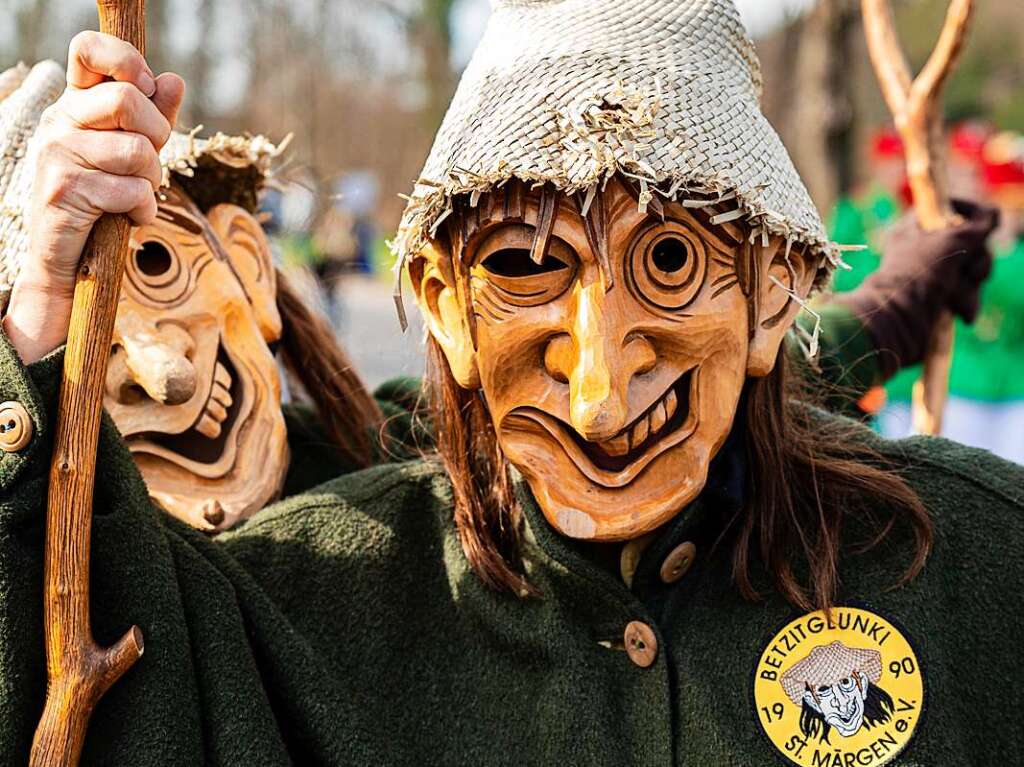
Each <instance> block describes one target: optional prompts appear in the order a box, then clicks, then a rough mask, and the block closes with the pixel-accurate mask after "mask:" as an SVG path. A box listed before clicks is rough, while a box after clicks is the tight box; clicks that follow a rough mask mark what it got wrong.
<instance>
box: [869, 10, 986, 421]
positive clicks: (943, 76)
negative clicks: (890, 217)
mask: <svg viewBox="0 0 1024 767" xmlns="http://www.w3.org/2000/svg"><path fill="white" fill-rule="evenodd" d="M861 7H862V8H863V11H864V31H865V34H866V35H867V40H868V51H869V53H870V55H871V63H872V65H873V66H874V68H875V74H876V75H877V76H878V82H879V85H880V86H881V89H882V95H883V96H885V101H886V103H887V104H888V105H889V110H890V111H891V112H892V115H893V118H894V119H895V122H896V129H897V130H898V131H899V133H900V136H901V137H902V139H903V146H904V151H905V152H906V159H907V180H908V181H909V182H910V189H911V191H912V192H913V194H914V210H915V211H916V213H917V219H918V222H919V223H920V225H921V228H922V229H924V230H926V231H934V230H936V229H943V228H945V227H947V226H949V225H950V224H951V223H954V222H955V221H956V215H955V214H954V213H953V209H952V207H951V205H950V201H949V190H948V188H947V179H946V167H945V152H944V146H943V129H942V91H943V87H944V86H945V84H946V81H947V80H948V79H949V75H950V73H951V72H952V71H953V68H954V66H955V64H956V60H957V57H958V56H959V54H960V51H961V50H962V48H963V45H964V41H965V40H966V38H967V28H968V26H969V23H970V19H971V13H972V11H973V10H974V2H973V0H952V2H951V3H950V5H949V9H948V10H947V12H946V21H945V24H943V27H942V32H941V33H940V34H939V41H938V43H937V44H936V46H935V50H933V51H932V54H931V56H930V57H929V58H928V62H927V63H926V64H925V66H924V69H922V70H921V72H920V74H918V76H917V78H916V79H914V80H911V76H910V69H909V67H908V66H907V60H906V58H905V57H904V55H903V51H902V50H901V48H900V44H899V39H898V38H897V35H896V25H895V22H894V20H893V15H892V8H891V7H890V5H889V2H888V0H861ZM952 354H953V317H952V315H951V314H950V313H949V312H943V314H942V316H941V317H940V318H939V321H938V323H937V324H936V326H935V329H934V330H933V331H932V337H931V339H929V343H928V349H927V352H926V354H925V361H924V372H923V373H922V375H921V380H920V381H918V382H917V383H916V384H915V385H914V410H913V413H914V428H915V429H916V430H917V432H918V433H920V434H939V433H940V432H941V431H942V412H943V410H944V409H945V406H946V395H947V393H948V390H949V366H950V362H951V360H952Z"/></svg>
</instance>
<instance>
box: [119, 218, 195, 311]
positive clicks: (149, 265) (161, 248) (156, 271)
mask: <svg viewBox="0 0 1024 767" xmlns="http://www.w3.org/2000/svg"><path fill="white" fill-rule="evenodd" d="M146 235H148V236H146ZM143 237H144V239H143V238H140V239H142V241H141V244H140V246H139V248H138V249H137V250H136V251H135V252H134V253H132V254H131V256H130V257H129V260H128V269H127V270H126V272H125V277H126V278H127V280H128V281H129V282H130V283H131V285H132V286H133V287H134V289H135V290H136V291H138V292H139V294H141V295H142V296H144V297H145V298H147V299H149V300H151V301H154V302H158V303H170V302H172V301H175V300H177V299H178V298H180V297H181V296H182V294H183V293H184V291H185V290H186V289H187V288H188V284H189V271H188V269H187V268H186V267H185V266H184V264H183V263H182V259H181V256H179V255H178V248H179V247H181V248H185V247H187V244H186V243H182V244H179V245H177V246H176V245H174V244H172V243H171V242H170V241H166V240H164V239H163V238H162V237H160V236H158V235H157V234H156V233H155V232H152V233H151V232H145V231H144V232H143ZM200 242H201V241H200Z"/></svg>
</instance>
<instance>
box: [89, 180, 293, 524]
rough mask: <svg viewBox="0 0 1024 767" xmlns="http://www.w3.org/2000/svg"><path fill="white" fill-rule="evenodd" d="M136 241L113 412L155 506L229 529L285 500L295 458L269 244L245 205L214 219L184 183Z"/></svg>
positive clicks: (118, 345)
mask: <svg viewBox="0 0 1024 767" xmlns="http://www.w3.org/2000/svg"><path fill="white" fill-rule="evenodd" d="M132 241H133V243H134V244H135V245H136V246H137V248H138V249H137V250H135V252H134V253H133V254H132V255H131V256H130V258H129V262H128V266H127V269H126V272H125V277H124V283H123V288H122V292H121V298H120V302H119V304H118V312H117V320H116V324H115V329H114V337H113V346H112V350H111V358H110V366H109V369H108V373H107V386H106V398H105V405H106V407H107V409H108V410H109V412H110V414H111V416H112V417H113V419H114V422H115V423H116V424H117V427H118V429H119V430H120V431H121V433H122V434H123V435H124V437H125V439H126V440H127V442H128V446H129V448H130V449H131V451H132V454H133V456H134V458H135V461H136V463H137V464H138V466H139V468H140V470H141V472H142V475H143V477H144V478H145V480H146V484H147V487H148V488H149V492H150V495H151V496H152V497H153V498H154V500H156V501H157V502H158V503H159V504H160V505H162V506H163V507H164V508H166V509H167V510H168V511H170V512H171V513H173V514H174V515H176V516H178V517H180V518H182V519H184V520H185V521H186V522H188V523H189V524H191V525H193V526H195V527H198V528H200V529H206V530H214V529H224V528H227V527H230V526H231V525H232V524H234V523H235V522H237V521H238V520H239V519H241V518H243V517H245V516H248V515H249V514H250V513H252V512H253V511H255V510H256V509H258V508H260V507H262V506H263V505H264V504H265V503H266V502H267V501H269V500H270V499H272V498H273V497H274V496H275V495H276V494H277V492H278V490H279V488H280V485H281V481H282V478H283V476H284V471H285V469H286V468H287V463H288V457H287V443H286V439H285V427H284V420H283V416H282V414H281V388H280V380H279V377H278V370H277V366H276V363H275V360H274V356H273V353H272V352H271V349H270V346H269V345H270V344H272V343H274V342H276V341H277V340H278V339H279V338H280V335H281V319H280V316H279V315H278V311H277V306H276V302H275V294H276V286H275V273H274V269H273V264H272V262H271V255H270V248H269V245H268V243H267V240H266V237H265V235H264V233H263V231H262V228H261V227H260V225H259V223H258V222H257V221H256V220H255V219H254V218H253V217H252V216H251V215H250V214H249V213H248V212H247V211H245V210H244V209H242V208H240V207H238V206H235V205H228V204H223V205H217V206H215V207H213V208H211V209H210V210H209V211H208V212H207V214H206V215H205V216H204V215H203V214H202V213H201V212H200V211H199V210H198V209H197V208H196V206H195V204H194V203H193V202H192V201H191V200H190V199H189V198H188V197H187V195H185V193H184V192H182V191H181V190H179V189H176V188H172V189H171V190H170V191H168V192H167V194H166V198H165V200H164V201H163V202H161V203H160V205H159V211H158V215H157V220H156V221H155V222H154V223H153V224H150V225H147V226H144V227H140V228H137V229H135V230H133V232H132Z"/></svg>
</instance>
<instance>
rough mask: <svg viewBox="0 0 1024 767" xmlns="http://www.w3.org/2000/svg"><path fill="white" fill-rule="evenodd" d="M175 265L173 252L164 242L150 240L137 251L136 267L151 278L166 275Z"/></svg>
mask: <svg viewBox="0 0 1024 767" xmlns="http://www.w3.org/2000/svg"><path fill="white" fill-rule="evenodd" d="M172 266H173V257H172V256H171V252H170V251H169V250H168V249H167V247H166V246H165V245H163V244H162V243H159V242H156V241H155V240H150V241H149V242H146V243H143V245H142V247H141V248H139V249H138V250H137V251H135V267H136V268H137V269H138V270H139V271H140V272H142V274H144V275H146V277H149V278H156V277H161V276H163V275H166V274H167V273H168V272H169V271H170V270H171V267H172Z"/></svg>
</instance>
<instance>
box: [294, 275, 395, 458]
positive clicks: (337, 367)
mask: <svg viewBox="0 0 1024 767" xmlns="http://www.w3.org/2000/svg"><path fill="white" fill-rule="evenodd" d="M277 310H278V312H280V314H281V328H282V330H281V346H280V351H281V357H282V361H283V362H284V364H285V367H286V368H287V369H288V372H289V373H291V374H292V375H293V376H294V377H295V379H296V380H297V381H298V382H299V383H300V384H301V385H302V388H303V389H304V390H305V392H306V394H307V395H308V396H309V398H310V399H311V400H312V402H313V405H314V406H315V407H316V410H317V413H318V414H319V416H320V420H321V422H322V424H323V426H324V428H325V429H326V430H327V435H328V437H330V439H331V441H332V442H333V443H334V446H335V447H336V448H337V450H338V452H339V453H340V454H341V455H342V457H343V458H344V459H345V460H346V461H347V462H348V463H350V464H351V465H352V466H353V467H355V468H366V467H367V466H370V465H372V464H373V463H374V461H375V459H376V453H377V451H376V448H375V444H376V440H374V438H373V435H375V434H377V433H378V432H379V430H380V428H381V423H382V421H383V415H382V414H381V412H380V408H379V407H378V406H377V402H376V400H374V398H373V397H372V396H371V395H370V393H369V392H368V391H367V390H366V387H365V386H364V385H363V382H362V380H361V379H360V378H359V375H358V374H357V373H356V372H355V368H354V367H353V366H352V363H351V361H350V360H349V358H348V355H347V354H345V352H344V351H342V349H341V347H340V346H339V345H338V342H337V341H336V340H335V336H334V333H333V332H332V330H331V328H330V326H328V324H327V321H326V320H325V319H324V318H323V317H322V316H320V315H319V314H317V313H315V312H313V311H312V310H311V309H310V308H309V307H308V306H307V305H306V303H305V302H304V301H303V300H302V297H301V296H299V294H298V293H297V292H296V291H295V289H294V288H293V287H292V286H291V284H289V282H288V280H287V279H286V278H285V277H284V275H283V274H281V272H280V271H278V273H277Z"/></svg>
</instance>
